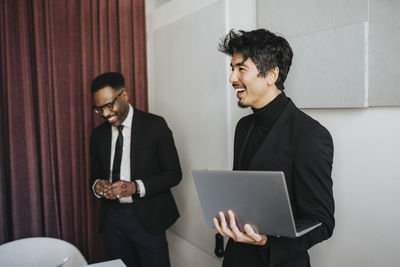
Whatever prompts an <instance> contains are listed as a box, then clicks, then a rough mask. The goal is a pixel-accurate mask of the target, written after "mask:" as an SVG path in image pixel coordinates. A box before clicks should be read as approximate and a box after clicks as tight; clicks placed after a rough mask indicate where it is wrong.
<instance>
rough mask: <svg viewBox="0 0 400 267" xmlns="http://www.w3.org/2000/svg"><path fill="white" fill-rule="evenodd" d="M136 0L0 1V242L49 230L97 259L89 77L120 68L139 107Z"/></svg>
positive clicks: (142, 82)
mask: <svg viewBox="0 0 400 267" xmlns="http://www.w3.org/2000/svg"><path fill="white" fill-rule="evenodd" d="M145 46H146V38H145V13H144V0H120V1H118V0H84V1H82V0H1V1H0V61H1V64H0V79H1V80H0V89H1V91H0V97H1V102H0V112H1V114H0V127H1V130H0V244H1V243H4V242H8V241H11V240H15V239H19V238H24V237H32V236H48V237H56V238H61V239H64V240H66V241H68V242H71V243H72V244H74V245H75V246H77V247H78V248H79V249H80V250H81V252H82V253H83V254H84V255H85V257H86V258H87V259H88V261H89V262H94V261H97V260H102V259H103V256H102V255H103V244H102V240H101V236H100V234H99V233H98V225H97V219H98V217H97V214H98V205H99V203H98V201H96V200H95V199H94V197H93V196H92V193H91V189H90V188H89V185H88V180H89V152H88V146H89V138H90V132H91V130H92V128H93V127H94V126H95V125H97V124H98V123H99V122H100V120H99V119H98V118H96V117H95V116H94V115H93V112H92V110H91V105H92V103H91V92H90V83H91V80H92V79H93V78H94V77H95V76H97V75H99V74H100V73H102V72H106V71H120V72H122V73H123V74H124V76H125V78H126V87H127V90H128V93H129V97H130V102H131V103H132V104H134V105H135V106H136V107H138V108H139V109H142V110H147V79H146V75H147V74H146V51H145Z"/></svg>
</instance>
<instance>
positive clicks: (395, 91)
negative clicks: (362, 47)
mask: <svg viewBox="0 0 400 267" xmlns="http://www.w3.org/2000/svg"><path fill="white" fill-rule="evenodd" d="M370 10H371V11H370V50H369V51H370V52H369V55H370V58H369V63H370V76H369V77H370V78H369V81H370V86H369V105H370V106H400V86H399V78H400V68H399V64H400V52H399V49H400V15H399V14H400V1H395V0H387V1H383V0H371V1H370Z"/></svg>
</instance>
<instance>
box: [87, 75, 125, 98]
mask: <svg viewBox="0 0 400 267" xmlns="http://www.w3.org/2000/svg"><path fill="white" fill-rule="evenodd" d="M106 86H110V87H111V88H112V89H114V90H119V89H121V88H124V87H125V79H124V76H123V75H122V74H121V73H119V72H106V73H103V74H100V75H99V76H97V77H96V78H94V80H93V81H92V86H91V90H92V93H94V92H96V91H98V90H100V89H102V88H104V87H106Z"/></svg>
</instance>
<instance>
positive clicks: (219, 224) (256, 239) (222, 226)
mask: <svg viewBox="0 0 400 267" xmlns="http://www.w3.org/2000/svg"><path fill="white" fill-rule="evenodd" d="M228 217H229V218H228V219H229V226H228V222H227V220H226V218H225V215H224V213H223V212H219V219H220V220H219V221H218V219H217V218H214V219H213V222H214V225H215V228H216V229H217V230H218V232H219V233H220V234H221V235H223V236H228V237H230V238H232V239H233V240H235V241H236V242H241V243H248V244H254V245H265V243H266V242H267V236H265V235H260V234H257V233H256V232H255V231H254V229H253V228H252V227H251V226H250V225H249V224H246V225H245V226H244V232H241V231H240V230H239V227H238V226H237V223H236V219H235V214H234V213H233V212H232V211H231V210H228Z"/></svg>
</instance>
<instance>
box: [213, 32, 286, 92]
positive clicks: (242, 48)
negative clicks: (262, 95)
mask: <svg viewBox="0 0 400 267" xmlns="http://www.w3.org/2000/svg"><path fill="white" fill-rule="evenodd" d="M218 50H219V51H221V52H222V53H225V54H227V55H229V56H233V54H235V53H239V54H241V55H242V56H243V58H244V60H247V59H248V58H251V60H252V61H253V62H254V64H255V65H256V66H257V68H258V69H259V75H260V76H262V77H265V76H266V74H267V72H268V71H269V70H272V69H273V68H275V67H278V68H279V76H278V79H277V81H276V83H275V85H276V87H277V88H278V89H280V90H284V89H285V86H284V85H283V83H284V82H285V80H286V77H287V75H288V72H289V69H290V65H292V58H293V51H292V48H291V47H290V45H289V43H288V41H286V39H285V38H283V37H281V36H277V35H275V34H274V33H272V32H270V31H268V30H266V29H258V30H254V31H248V32H246V31H235V30H231V31H230V32H229V33H228V34H227V35H226V36H225V37H223V38H222V39H221V42H220V43H219V45H218Z"/></svg>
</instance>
